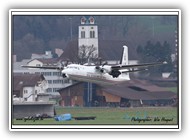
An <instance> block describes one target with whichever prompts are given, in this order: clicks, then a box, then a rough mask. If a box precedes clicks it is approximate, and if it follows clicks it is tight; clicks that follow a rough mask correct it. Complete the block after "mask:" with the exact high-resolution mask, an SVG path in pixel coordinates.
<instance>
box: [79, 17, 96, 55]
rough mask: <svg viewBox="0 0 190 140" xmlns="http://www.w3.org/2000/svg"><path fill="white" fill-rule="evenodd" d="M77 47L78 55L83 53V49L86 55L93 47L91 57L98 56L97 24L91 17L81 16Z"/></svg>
mask: <svg viewBox="0 0 190 140" xmlns="http://www.w3.org/2000/svg"><path fill="white" fill-rule="evenodd" d="M78 47H79V57H81V55H82V54H81V53H83V51H84V50H83V49H84V47H85V49H86V51H87V52H86V55H87V54H88V53H89V52H90V51H91V50H92V49H93V52H92V54H91V55H90V57H91V58H98V56H99V55H98V26H97V25H96V24H95V20H94V18H93V17H89V18H88V19H87V18H86V17H82V18H81V25H80V26H79V32H78Z"/></svg>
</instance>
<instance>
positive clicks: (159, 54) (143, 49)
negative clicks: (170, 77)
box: [136, 41, 173, 75]
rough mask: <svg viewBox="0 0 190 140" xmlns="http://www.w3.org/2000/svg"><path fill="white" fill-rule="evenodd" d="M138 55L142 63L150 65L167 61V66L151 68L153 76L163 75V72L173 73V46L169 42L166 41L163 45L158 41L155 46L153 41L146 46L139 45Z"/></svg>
mask: <svg viewBox="0 0 190 140" xmlns="http://www.w3.org/2000/svg"><path fill="white" fill-rule="evenodd" d="M136 51H137V53H138V54H139V56H140V58H141V62H143V63H150V62H164V61H166V62H167V63H168V64H167V65H161V66H159V67H151V68H150V69H149V70H150V73H151V75H155V74H161V73H162V72H171V71H172V69H173V66H172V61H171V46H170V44H169V43H168V42H167V41H164V43H163V44H161V43H160V42H159V41H157V42H156V43H155V44H153V43H152V42H151V41H147V43H146V45H145V46H141V45H139V46H138V47H137V49H136Z"/></svg>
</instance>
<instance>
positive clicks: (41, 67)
mask: <svg viewBox="0 0 190 140" xmlns="http://www.w3.org/2000/svg"><path fill="white" fill-rule="evenodd" d="M21 67H23V68H39V69H55V70H63V69H64V68H63V67H51V66H21Z"/></svg>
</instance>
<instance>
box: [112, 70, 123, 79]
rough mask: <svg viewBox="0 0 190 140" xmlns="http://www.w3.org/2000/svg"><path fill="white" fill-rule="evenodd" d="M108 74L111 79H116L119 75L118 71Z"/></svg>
mask: <svg viewBox="0 0 190 140" xmlns="http://www.w3.org/2000/svg"><path fill="white" fill-rule="evenodd" d="M109 74H110V75H112V76H113V78H117V77H118V76H119V75H120V74H121V72H120V71H118V70H111V72H110V73H109Z"/></svg>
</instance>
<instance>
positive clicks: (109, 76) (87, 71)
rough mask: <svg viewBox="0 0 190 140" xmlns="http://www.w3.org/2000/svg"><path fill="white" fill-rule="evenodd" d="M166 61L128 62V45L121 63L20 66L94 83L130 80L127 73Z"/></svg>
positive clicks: (114, 82) (115, 82) (116, 82)
mask: <svg viewBox="0 0 190 140" xmlns="http://www.w3.org/2000/svg"><path fill="white" fill-rule="evenodd" d="M166 63H167V62H157V63H145V64H135V65H129V64H128V47H127V46H123V56H122V59H121V64H119V65H114V66H111V65H108V64H107V63H103V64H102V65H93V66H86V65H80V64H69V65H67V66H56V67H50V66H22V67H25V68H40V69H56V70H60V71H61V73H62V76H63V77H68V78H69V79H72V80H77V81H84V82H91V83H96V84H105V85H106V84H109V85H110V84H119V83H122V82H125V81H128V80H130V77H129V73H130V72H136V71H142V70H147V67H150V66H155V65H162V64H166Z"/></svg>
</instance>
